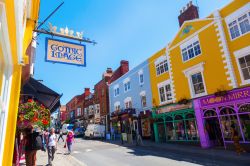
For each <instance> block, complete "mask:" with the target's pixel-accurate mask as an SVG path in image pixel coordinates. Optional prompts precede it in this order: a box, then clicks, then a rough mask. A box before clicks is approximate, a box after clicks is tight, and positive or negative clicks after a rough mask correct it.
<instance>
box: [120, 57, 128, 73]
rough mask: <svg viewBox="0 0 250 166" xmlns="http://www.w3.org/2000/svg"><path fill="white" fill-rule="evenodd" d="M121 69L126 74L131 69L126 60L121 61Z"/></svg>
mask: <svg viewBox="0 0 250 166" xmlns="http://www.w3.org/2000/svg"><path fill="white" fill-rule="evenodd" d="M120 70H121V74H122V75H123V74H125V73H127V72H128V71H129V63H128V61H126V60H121V62H120Z"/></svg>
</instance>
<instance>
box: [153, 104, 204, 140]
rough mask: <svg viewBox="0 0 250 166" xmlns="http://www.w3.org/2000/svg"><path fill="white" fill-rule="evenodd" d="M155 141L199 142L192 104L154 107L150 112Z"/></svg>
mask: <svg viewBox="0 0 250 166" xmlns="http://www.w3.org/2000/svg"><path fill="white" fill-rule="evenodd" d="M152 117H153V121H154V133H155V141H156V142H193V143H197V144H198V143H199V135H198V130H197V124H196V118H195V113H194V109H193V104H192V103H191V102H190V103H188V104H171V105H165V106H160V107H155V108H154V111H153V113H152Z"/></svg>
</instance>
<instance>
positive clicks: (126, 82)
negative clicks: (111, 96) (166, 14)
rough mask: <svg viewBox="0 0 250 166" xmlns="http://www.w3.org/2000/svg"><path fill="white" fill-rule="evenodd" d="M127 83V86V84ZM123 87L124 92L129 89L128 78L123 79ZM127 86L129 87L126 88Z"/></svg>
mask: <svg viewBox="0 0 250 166" xmlns="http://www.w3.org/2000/svg"><path fill="white" fill-rule="evenodd" d="M128 84H129V86H128ZM126 86H127V88H126ZM123 87H124V92H125V93H126V92H128V91H130V90H131V82H130V78H126V79H125V80H124V81H123ZM128 87H129V88H128Z"/></svg>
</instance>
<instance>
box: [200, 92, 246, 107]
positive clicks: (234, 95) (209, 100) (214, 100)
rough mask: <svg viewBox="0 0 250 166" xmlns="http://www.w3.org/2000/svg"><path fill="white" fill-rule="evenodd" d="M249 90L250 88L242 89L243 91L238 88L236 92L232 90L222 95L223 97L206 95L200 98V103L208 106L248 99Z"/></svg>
mask: <svg viewBox="0 0 250 166" xmlns="http://www.w3.org/2000/svg"><path fill="white" fill-rule="evenodd" d="M249 91H250V88H248V89H245V90H242V91H239V90H238V91H235V92H231V93H229V94H228V95H226V96H222V97H216V96H211V97H206V98H203V99H200V103H201V105H202V106H207V105H211V104H219V103H223V102H230V101H234V100H241V99H246V98H248V97H250V94H249Z"/></svg>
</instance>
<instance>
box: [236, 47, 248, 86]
mask: <svg viewBox="0 0 250 166" xmlns="http://www.w3.org/2000/svg"><path fill="white" fill-rule="evenodd" d="M249 54H250V46H248V47H245V48H242V49H240V50H237V51H235V52H234V56H235V61H236V63H237V66H238V71H239V73H240V78H241V84H240V85H246V84H250V79H248V80H245V79H244V76H243V73H242V70H241V67H240V63H239V59H240V58H242V57H244V56H247V55H249Z"/></svg>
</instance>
